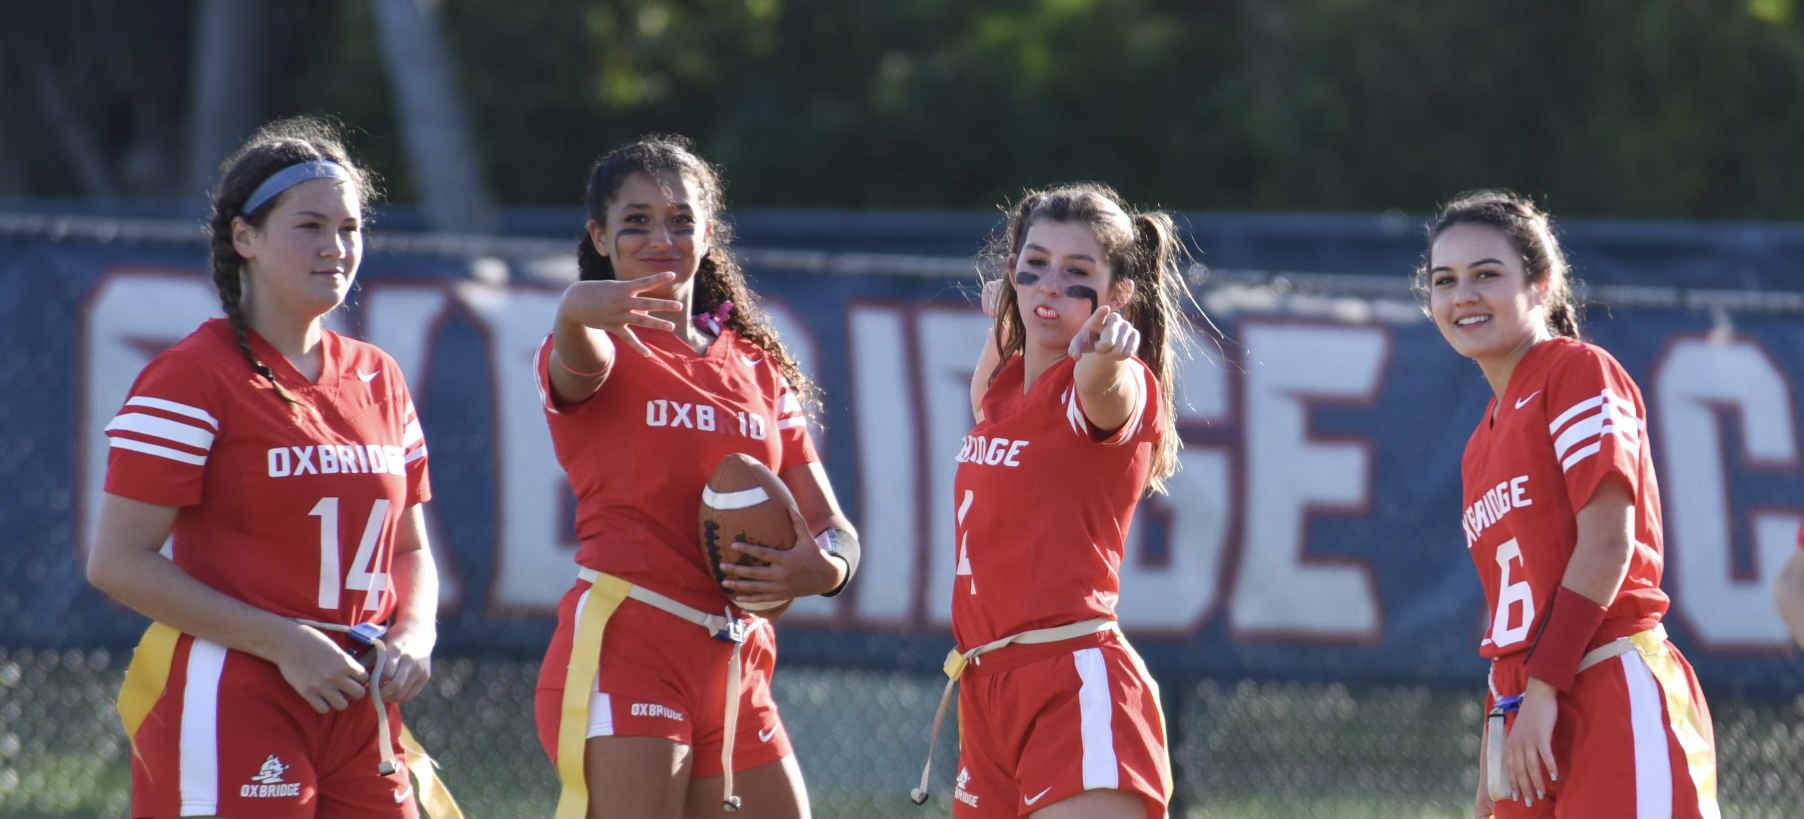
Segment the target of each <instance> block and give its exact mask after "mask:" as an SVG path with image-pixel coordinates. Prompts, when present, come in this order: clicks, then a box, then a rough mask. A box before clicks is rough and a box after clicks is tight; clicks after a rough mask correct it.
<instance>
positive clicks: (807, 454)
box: [772, 364, 821, 474]
mask: <svg viewBox="0 0 1804 819" xmlns="http://www.w3.org/2000/svg"><path fill="white" fill-rule="evenodd" d="M772 369H773V370H775V365H774V364H773V365H772ZM773 417H775V418H776V419H777V440H778V441H779V442H780V443H782V445H783V452H782V454H781V455H780V456H779V459H778V464H777V473H778V474H782V473H783V472H784V471H785V470H787V469H789V468H790V467H792V466H801V465H802V464H807V463H813V462H815V461H818V460H820V459H821V454H820V452H819V451H818V450H816V449H815V447H814V435H813V434H812V433H810V432H809V430H808V413H807V412H805V411H803V409H802V403H801V402H800V401H799V400H797V399H796V395H795V390H794V388H792V387H790V385H789V379H788V378H785V377H783V374H782V373H781V372H778V373H777V411H776V413H774V416H773Z"/></svg>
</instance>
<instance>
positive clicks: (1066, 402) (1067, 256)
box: [915, 184, 1188, 817]
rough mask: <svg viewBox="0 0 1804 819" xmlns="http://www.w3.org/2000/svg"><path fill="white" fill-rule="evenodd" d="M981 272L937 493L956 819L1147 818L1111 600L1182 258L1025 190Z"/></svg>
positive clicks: (1162, 469) (1149, 753)
mask: <svg viewBox="0 0 1804 819" xmlns="http://www.w3.org/2000/svg"><path fill="white" fill-rule="evenodd" d="M986 257H987V259H988V261H989V262H990V264H989V267H990V269H991V270H992V271H993V273H994V276H995V280H994V281H991V282H988V283H987V284H986V285H985V287H984V293H985V311H986V312H988V313H989V314H990V315H991V316H992V317H993V318H994V319H995V321H994V324H993V327H992V330H991V332H990V333H989V334H988V337H987V339H986V341H985V345H984V348H983V351H982V353H981V354H980V356H979V360H978V364H977V368H976V370H975V372H974V373H973V376H972V383H971V410H972V414H973V416H974V417H975V419H976V426H975V427H974V428H973V429H972V430H971V432H970V434H969V436H968V437H967V439H966V443H965V446H964V447H963V448H962V450H961V452H960V453H959V455H958V467H957V473H956V477H955V479H954V484H953V488H954V498H953V501H954V504H955V508H956V509H957V520H958V536H957V539H956V542H957V544H958V561H957V567H958V568H957V573H956V576H955V578H954V587H953V603H952V631H953V636H954V638H955V639H956V641H957V648H955V649H954V650H953V653H952V655H951V656H950V657H948V659H947V666H946V670H947V672H948V674H949V676H951V677H952V678H953V681H954V682H960V681H962V685H961V686H960V688H959V691H958V697H959V717H960V718H959V750H960V760H959V771H958V777H957V788H956V790H955V791H954V792H953V798H954V802H953V805H952V808H953V815H955V816H1027V815H1033V816H1040V817H1052V816H1163V815H1165V813H1166V807H1167V804H1168V802H1169V801H1170V798H1171V760H1170V755H1169V753H1168V749H1167V747H1166V734H1165V725H1164V717H1163V715H1162V713H1161V711H1160V706H1159V694H1158V687H1157V685H1156V684H1155V683H1154V681H1153V679H1152V677H1151V676H1150V675H1149V674H1148V673H1147V671H1146V668H1145V667H1144V666H1143V665H1142V664H1141V662H1140V658H1139V656H1138V655H1136V654H1135V653H1134V650H1133V648H1132V647H1130V646H1129V645H1128V643H1127V641H1126V639H1124V638H1123V637H1122V635H1121V632H1120V630H1119V628H1118V627H1117V625H1116V617H1115V603H1116V600H1117V598H1118V597H1119V595H1120V582H1119V568H1120V565H1121V559H1122V552H1123V548H1124V540H1125V537H1126V535H1127V532H1128V530H1129V527H1130V526H1131V525H1132V523H1133V516H1134V509H1135V507H1136V506H1137V505H1138V503H1139V501H1140V498H1141V496H1142V495H1143V494H1145V493H1146V492H1147V491H1148V490H1151V491H1162V490H1163V486H1164V480H1165V478H1167V477H1168V476H1170V475H1171V473H1172V472H1173V471H1174V470H1175V469H1176V466H1177V450H1178V446H1179V443H1180V442H1179V439H1178V434H1177V430H1176V426H1175V420H1174V419H1175V415H1174V413H1173V396H1174V394H1175V390H1176V387H1177V385H1176V383H1175V380H1176V379H1175V371H1174V370H1175V362H1174V353H1175V350H1174V349H1173V347H1174V345H1175V343H1176V342H1177V341H1178V339H1179V337H1180V334H1181V333H1182V332H1183V331H1184V327H1183V326H1182V325H1183V323H1184V322H1185V318H1184V315H1183V313H1182V311H1181V308H1180V305H1181V304H1182V303H1183V301H1184V300H1185V298H1186V297H1187V295H1188V290H1187V288H1186V287H1185V286H1184V283H1183V272H1184V271H1183V260H1184V258H1185V253H1184V250H1183V247H1182V244H1181V243H1180V242H1179V240H1178V237H1177V233H1176V230H1175V228H1174V226H1173V224H1172V220H1171V217H1170V216H1168V215H1166V214H1164V213H1161V212H1156V211H1155V212H1145V213H1137V212H1135V211H1133V210H1131V209H1129V208H1128V207H1127V206H1126V205H1125V204H1124V203H1123V202H1122V200H1121V198H1120V197H1119V196H1118V195H1117V194H1116V193H1115V192H1114V191H1113V190H1110V189H1109V188H1107V187H1105V186H1102V185H1097V184H1078V185H1067V186H1063V187H1058V188H1053V189H1050V190H1045V191H1036V192H1031V193H1029V194H1028V195H1027V196H1026V197H1025V198H1024V199H1022V200H1021V202H1020V203H1019V204H1018V205H1016V206H1015V207H1014V208H1013V210H1012V211H1011V212H1010V215H1009V220H1008V224H1007V228H1006V231H1005V232H1003V233H1002V234H1000V235H998V236H997V237H996V238H995V239H994V240H993V242H992V246H991V247H990V248H989V250H988V252H987V253H986ZM979 440H982V441H984V442H985V443H984V444H982V445H979V444H978V443H976V442H977V441H979ZM998 442H1001V443H998ZM952 688H953V686H952V683H951V682H949V683H948V685H947V689H946V690H947V695H948V697H949V696H950V694H951V691H952ZM944 710H945V700H942V702H941V714H942V715H943V713H944ZM938 722H939V718H938V717H936V719H935V723H936V729H937V724H938ZM929 765H931V757H930V759H929ZM926 786H927V771H923V772H922V782H921V789H920V790H917V791H916V793H915V798H916V800H917V801H923V800H924V799H925V797H926V794H925V788H926Z"/></svg>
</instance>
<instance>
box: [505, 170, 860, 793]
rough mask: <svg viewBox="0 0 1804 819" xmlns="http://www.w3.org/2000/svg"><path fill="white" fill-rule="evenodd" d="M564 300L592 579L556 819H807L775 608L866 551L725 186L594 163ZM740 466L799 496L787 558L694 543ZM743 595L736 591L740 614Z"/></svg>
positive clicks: (566, 436) (555, 713)
mask: <svg viewBox="0 0 1804 819" xmlns="http://www.w3.org/2000/svg"><path fill="white" fill-rule="evenodd" d="M586 204H587V209H588V217H589V220H588V224H587V228H586V229H585V231H584V233H583V235H582V237H581V238H580V239H579V241H578V243H577V259H578V263H579V267H580V271H581V275H580V281H578V282H576V283H574V284H572V285H570V286H569V288H567V289H566V290H565V291H564V294H563V298H562V300H561V302H560V303H559V305H558V312H557V319H556V321H555V323H554V324H553V326H552V331H551V334H550V335H549V336H548V337H547V338H546V340H545V342H544V344H543V345H542V346H541V347H540V350H539V355H538V358H537V360H536V362H535V364H534V370H535V373H536V375H537V378H538V380H539V386H540V390H541V392H542V394H543V397H544V407H545V413H546V420H547V423H549V424H550V427H551V438H552V444H553V446H554V447H555V449H556V451H557V457H558V462H559V463H560V464H561V465H562V466H563V467H564V469H565V471H566V472H567V473H568V474H569V477H570V485H571V488H572V489H573V490H574V491H575V493H576V499H577V500H576V530H577V536H578V538H579V539H580V541H581V542H580V545H579V546H578V547H577V554H576V562H577V564H578V569H579V571H578V577H577V582H576V584H575V586H574V587H573V588H571V589H570V591H569V592H568V593H567V594H565V596H564V599H563V601H562V604H561V605H560V606H559V607H558V628H557V632H556V634H555V635H554V636H553V638H552V643H551V646H550V648H549V649H548V650H547V652H546V655H545V662H544V665H543V666H542V668H541V669H540V674H539V689H538V699H537V712H538V728H539V739H540V741H541V742H542V743H543V744H544V747H545V750H546V753H547V754H549V755H550V756H551V759H552V761H553V763H554V764H555V765H556V766H557V770H558V777H559V779H560V781H561V782H562V786H563V790H562V795H561V797H560V799H559V803H558V808H557V815H558V816H582V815H588V816H717V815H722V812H723V810H733V809H737V808H739V807H742V806H743V808H744V809H745V810H746V812H747V813H748V814H749V815H752V816H807V815H808V812H809V809H808V796H807V791H806V790H805V789H804V787H803V785H802V774H801V770H800V768H799V767H797V765H796V760H795V756H794V755H793V754H792V753H791V752H790V745H789V738H788V735H787V734H786V733H785V731H784V730H783V724H782V721H781V719H780V718H779V716H778V714H777V707H776V702H775V701H774V700H773V699H772V697H771V690H770V679H771V674H772V672H773V670H774V668H775V664H776V642H775V636H774V634H773V633H772V630H771V628H770V626H769V623H768V622H767V621H765V620H764V619H762V618H760V617H757V616H753V615H748V614H746V613H745V612H744V610H742V609H740V608H739V604H744V605H745V606H747V607H758V608H763V607H767V606H769V605H771V604H778V603H782V602H784V601H788V600H791V599H793V598H795V597H799V596H802V595H809V594H825V595H832V594H836V593H838V592H839V591H840V590H841V589H843V588H844V587H845V585H846V583H847V581H848V580H850V579H851V577H852V574H853V572H854V571H855V570H856V569H857V566H858V541H857V537H856V534H855V532H854V530H853V529H852V525H851V524H850V523H849V522H848V521H847V520H846V518H845V516H844V515H843V514H841V512H840V511H839V504H838V502H837V501H836V500H835V499H834V494H833V488H832V485H831V484H830V483H828V480H827V474H826V472H825V470H823V469H822V468H821V464H820V458H819V456H818V455H817V454H816V451H815V446H814V441H813V439H812V437H811V436H810V434H809V431H808V411H809V410H810V409H812V408H813V407H814V406H815V404H816V401H815V396H814V387H813V385H812V384H810V383H809V381H808V379H807V377H806V376H804V375H803V374H802V372H801V370H800V369H798V368H797V366H796V363H795V359H794V358H792V357H791V356H790V354H789V352H788V351H787V350H786V349H785V348H784V347H783V344H782V343H781V342H780V341H779V340H778V338H777V334H776V332H775V331H774V330H773V329H772V327H771V325H770V321H769V318H768V316H767V315H766V314H765V312H764V310H763V309H762V308H760V307H759V305H758V301H757V298H756V296H754V295H753V294H752V292H751V290H750V289H749V288H748V287H747V285H746V281H745V275H744V273H742V272H741V271H740V269H739V266H738V264H737V263H736V262H735V261H734V259H733V256H732V253H731V251H730V242H731V239H732V236H731V233H730V231H729V227H728V225H727V223H726V221H725V220H724V211H723V206H724V204H725V197H724V195H723V190H722V182H721V178H720V175H719V173H718V172H717V171H716V170H715V169H714V167H713V166H712V165H710V164H708V163H707V162H706V161H704V160H703V159H702V158H701V157H699V156H697V155H696V153H695V151H694V149H693V148H692V147H691V146H690V145H689V143H688V142H687V141H685V140H682V139H680V138H672V137H649V138H646V139H642V140H640V141H638V142H635V143H633V144H631V145H627V146H624V147H622V148H619V149H616V150H615V151H613V152H611V153H609V154H608V155H606V156H604V157H602V158H601V159H600V160H599V161H598V162H596V164H595V167H594V169H593V170H592V171H591V173H590V176H589V184H588V191H587V196H586ZM733 453H744V454H748V455H750V456H752V457H753V458H755V459H757V460H758V461H759V462H761V463H763V464H764V465H766V466H768V467H770V468H771V469H772V470H773V471H774V472H776V473H777V475H778V476H779V477H780V478H781V479H782V480H783V483H784V485H785V486H787V487H788V488H789V490H790V493H791V494H792V495H793V496H794V498H795V501H796V504H797V506H798V507H799V509H798V510H795V511H793V512H792V522H793V523H794V525H795V528H796V536H797V541H796V542H797V543H798V544H801V545H802V547H801V548H795V549H792V550H789V551H780V550H775V549H766V548H763V547H759V546H753V545H748V544H735V545H734V547H735V548H737V549H739V550H740V551H741V552H743V553H745V554H749V555H752V556H753V557H757V558H759V559H761V560H762V561H764V563H765V565H756V566H737V565H732V564H729V563H724V562H723V563H722V564H721V565H720V571H721V572H722V576H721V578H720V579H717V577H716V575H715V574H714V571H715V569H714V567H713V566H710V565H709V562H708V561H707V560H705V559H704V558H703V554H702V550H701V547H700V545H699V544H698V538H697V534H696V519H697V511H698V505H699V504H700V502H701V498H702V493H703V490H704V487H705V486H706V484H707V481H708V477H709V475H710V474H711V472H712V471H713V470H714V468H715V466H716V465H717V464H719V463H720V461H721V459H722V458H724V457H726V456H727V455H729V454H733ZM729 595H731V596H730V597H729Z"/></svg>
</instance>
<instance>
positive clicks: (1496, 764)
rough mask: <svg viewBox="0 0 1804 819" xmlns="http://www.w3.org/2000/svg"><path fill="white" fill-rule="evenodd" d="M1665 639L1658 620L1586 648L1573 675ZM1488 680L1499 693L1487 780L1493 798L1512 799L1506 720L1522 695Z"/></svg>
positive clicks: (1488, 740) (1490, 728)
mask: <svg viewBox="0 0 1804 819" xmlns="http://www.w3.org/2000/svg"><path fill="white" fill-rule="evenodd" d="M1664 642H1666V626H1664V625H1658V624H1656V625H1655V626H1654V627H1653V628H1650V629H1648V630H1647V631H1643V632H1640V633H1639V634H1631V635H1629V636H1627V637H1618V638H1616V639H1614V640H1611V641H1610V642H1607V643H1604V644H1603V645H1601V646H1598V647H1597V648H1594V649H1591V650H1590V651H1587V652H1585V656H1584V657H1583V658H1581V659H1580V660H1579V664H1578V670H1577V671H1575V672H1573V676H1575V677H1576V676H1577V675H1579V674H1582V673H1584V672H1585V670H1586V669H1588V668H1590V667H1592V666H1594V665H1597V664H1598V663H1601V662H1603V661H1605V660H1613V659H1615V658H1617V657H1621V656H1622V655H1624V654H1627V653H1629V652H1631V651H1634V650H1635V649H1637V648H1640V649H1641V650H1642V652H1643V653H1647V652H1650V651H1653V650H1655V649H1657V648H1658V647H1659V646H1660V644H1661V643H1664ZM1493 667H1494V666H1493ZM1489 682H1490V686H1491V695H1492V696H1494V697H1497V704H1496V705H1495V706H1493V707H1492V708H1491V713H1490V715H1489V716H1487V717H1486V718H1485V778H1486V783H1485V784H1486V785H1487V786H1488V787H1489V788H1490V791H1491V800H1492V801H1495V802H1501V801H1503V800H1505V799H1509V798H1510V797H1511V795H1512V794H1511V792H1510V785H1509V783H1508V782H1505V781H1503V773H1504V768H1503V742H1504V740H1505V739H1506V738H1507V737H1506V736H1505V728H1504V724H1505V720H1506V719H1507V715H1508V714H1510V713H1513V712H1515V711H1516V710H1518V709H1520V708H1521V707H1522V695H1521V694H1517V695H1515V696H1513V697H1501V696H1498V692H1497V684H1496V682H1495V681H1489Z"/></svg>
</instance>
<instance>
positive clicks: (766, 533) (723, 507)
mask: <svg viewBox="0 0 1804 819" xmlns="http://www.w3.org/2000/svg"><path fill="white" fill-rule="evenodd" d="M795 504H796V502H795V498H794V497H793V496H791V495H790V494H789V487H787V486H784V485H783V479H781V478H779V477H777V473H775V472H772V471H771V470H770V467H767V466H765V465H764V464H762V463H760V462H759V461H758V460H757V459H755V458H753V457H751V456H750V455H743V454H740V453H734V454H732V455H728V456H727V457H725V458H722V459H721V460H720V464H719V465H718V466H716V467H714V474H713V475H711V476H709V478H708V484H707V486H704V487H703V488H702V503H701V516H700V517H701V546H702V559H704V560H706V561H708V569H709V570H710V571H712V572H714V580H715V582H717V583H719V582H724V581H725V580H726V579H727V576H726V573H725V572H722V571H721V570H720V565H721V563H723V562H725V563H737V564H739V565H742V566H756V565H765V564H764V561H761V560H758V559H757V558H754V557H751V556H749V555H744V554H740V553H739V552H738V551H736V550H735V549H734V548H733V543H734V542H735V541H738V542H741V543H753V544H757V545H759V546H768V547H770V548H772V549H790V548H793V547H794V546H795V541H796V531H795V524H794V523H791V522H790V520H789V510H790V509H792V508H794V507H795ZM721 591H723V592H726V593H727V596H728V597H731V596H732V594H733V593H732V592H731V591H728V590H727V589H726V588H725V587H722V588H721ZM789 603H790V601H788V600H783V601H780V602H775V603H738V602H737V601H735V603H734V604H735V605H737V606H739V607H740V608H742V609H745V610H746V611H755V612H759V613H761V614H763V615H764V616H765V617H769V618H773V619H774V618H775V617H776V616H777V615H779V614H782V613H783V610H784V609H786V608H788V607H789Z"/></svg>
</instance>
